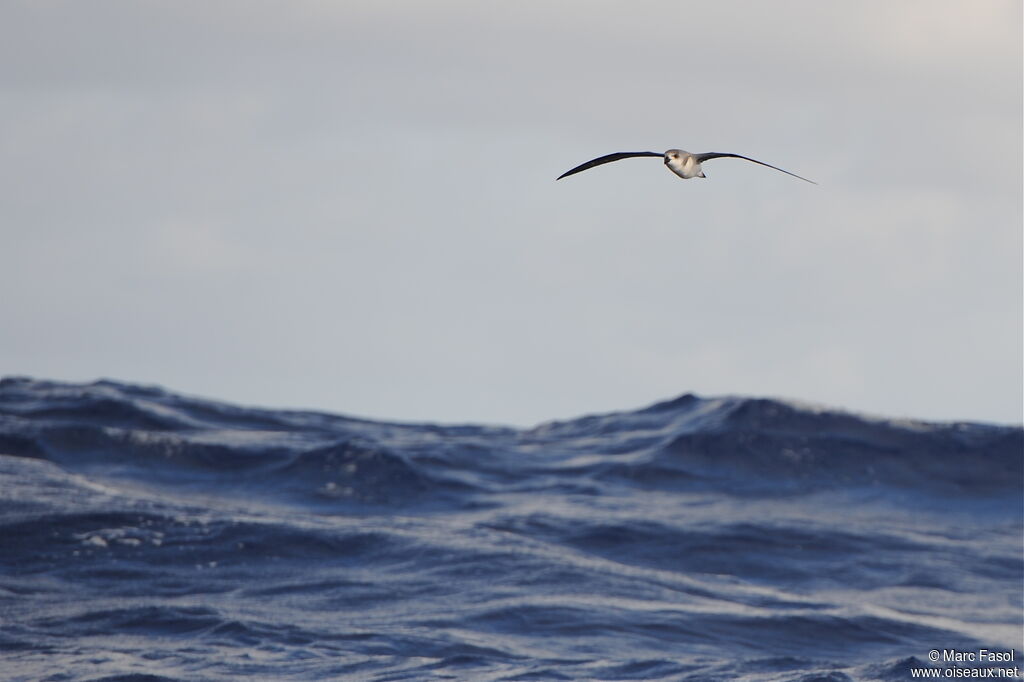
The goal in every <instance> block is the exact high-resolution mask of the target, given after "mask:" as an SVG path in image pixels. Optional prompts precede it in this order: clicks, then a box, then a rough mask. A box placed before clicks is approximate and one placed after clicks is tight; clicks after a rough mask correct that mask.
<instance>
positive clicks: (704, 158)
mask: <svg viewBox="0 0 1024 682" xmlns="http://www.w3.org/2000/svg"><path fill="white" fill-rule="evenodd" d="M694 156H696V157H697V161H699V162H700V163H704V162H705V161H707V160H708V159H721V158H723V157H724V158H730V159H743V160H744V161H753V162H754V163H757V164H760V165H762V166H767V167H768V168H771V169H773V170H777V171H779V172H780V173H785V174H786V175H792V176H793V177H794V178H800V179H801V180H803V181H804V182H809V183H811V184H812V185H817V184H818V183H816V182H815V181H814V180H808V179H807V178H801V177H800V176H799V175H797V174H796V173H790V172H789V171H788V170H782V169H781V168H776V167H775V166H773V165H771V164H770V163H765V162H764V161H758V160H757V159H752V158H750V157H749V156H740V155H739V154H725V153H720V152H708V153H707V154H694ZM570 172H571V171H570Z"/></svg>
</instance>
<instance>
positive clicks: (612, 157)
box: [555, 152, 664, 180]
mask: <svg viewBox="0 0 1024 682" xmlns="http://www.w3.org/2000/svg"><path fill="white" fill-rule="evenodd" d="M634 156H664V154H662V153H660V152H615V153H614V154H606V155H605V156H599V157H597V158H596V159H592V160H590V161H587V162H586V163H584V164H580V165H579V166H576V167H575V168H573V169H572V170H568V171H565V172H564V173H562V174H561V175H559V176H558V177H557V178H555V179H556V180H561V179H562V178H564V177H568V176H570V175H574V174H576V173H582V172H583V171H585V170H587V169H589V168H593V167H594V166H600V165H601V164H603V163H611V162H612V161H618V160H619V159H628V158H631V157H634Z"/></svg>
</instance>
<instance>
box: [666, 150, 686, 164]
mask: <svg viewBox="0 0 1024 682" xmlns="http://www.w3.org/2000/svg"><path fill="white" fill-rule="evenodd" d="M685 153H686V152H684V151H683V150H682V149H669V150H668V151H667V152H665V163H672V162H673V161H679V159H680V158H682V156H683V154H685Z"/></svg>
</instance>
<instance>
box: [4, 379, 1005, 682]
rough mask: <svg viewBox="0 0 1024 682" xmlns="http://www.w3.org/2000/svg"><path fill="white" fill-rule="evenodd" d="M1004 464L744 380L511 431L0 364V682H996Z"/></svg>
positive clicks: (917, 431) (943, 426) (989, 453)
mask: <svg viewBox="0 0 1024 682" xmlns="http://www.w3.org/2000/svg"><path fill="white" fill-rule="evenodd" d="M1022 462H1024V432H1022V429H1021V428H1020V427H1019V426H1005V425H993V424H978V423H927V422H920V421H909V420H894V419H885V418H879V417H867V416H863V415H858V414H852V413H848V412H843V411H840V410H834V409H829V408H822V407H817V406H811V405H803V404H798V403H793V402H786V401H779V400H769V399H759V398H747V397H735V396H727V397H700V396H695V395H691V394H685V395H682V396H680V397H678V398H675V399H672V400H668V401H665V402H660V403H656V404H653V405H650V406H648V407H645V408H642V409H635V410H626V411H621V412H614V413H609V414H598V415H590V416H585V417H581V418H579V419H571V420H567V421H553V422H549V423H544V424H540V425H538V426H535V427H533V428H506V427H499V426H487V425H445V424H417V423H390V422H383V421H370V420H364V419H355V418H350V417H345V416H340V415H333V414H325V413H317V412H309V411H294V410H270V409H257V408H252V407H242V406H237V405H231V404H226V403H222V402H216V401H212V400H206V399H199V398H193V397H188V396H185V395H181V394H176V393H173V392H170V391H168V390H165V389H163V388H159V387H152V386H139V385H132V384H127V383H119V382H113V381H100V382H95V383H88V384H72V383H61V382H55V381H44V380H37V379H30V378H23V377H13V378H7V379H4V380H2V382H0V679H3V680H8V681H15V680H16V681H23V680H24V681H31V682H39V681H58V680H60V681H64V680H90V681H97V682H98V681H101V680H102V681H103V682H115V681H120V682H128V681H134V682H146V681H161V682H164V681H170V680H182V681H188V682H194V681H200V682H202V681H206V680H209V681H211V682H212V681H217V680H239V679H247V680H380V681H384V680H485V681H486V680H687V681H696V680H701V681H712V680H751V681H753V680H757V681H776V680H777V681H783V680H786V681H788V680H793V681H800V682H840V681H847V680H906V679H914V678H917V677H922V676H926V675H928V676H931V675H938V676H939V677H940V678H943V679H950V678H954V677H957V678H961V677H968V676H974V677H978V676H981V675H988V674H993V675H994V674H995V672H993V671H1002V672H1000V673H998V674H999V675H1000V676H1007V675H1010V674H1017V675H1018V677H1017V679H1019V668H1020V667H1021V666H1022V663H1021V660H1022V656H1024V654H1022V651H1021V648H1022V640H1024V624H1022V617H1024V560H1022V554H1024V539H1022V534H1024V495H1022V490H1024V478H1022ZM983 652H984V653H983ZM1013 669H1016V670H1017V671H1018V672H1017V673H1011V672H1008V671H1012V670H1013ZM922 671H924V672H922ZM928 671H935V672H928Z"/></svg>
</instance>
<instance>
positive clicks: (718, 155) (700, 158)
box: [694, 152, 818, 185]
mask: <svg viewBox="0 0 1024 682" xmlns="http://www.w3.org/2000/svg"><path fill="white" fill-rule="evenodd" d="M694 156H695V157H697V161H698V162H700V163H704V162H705V161H707V160H708V159H721V158H723V157H724V158H730V159H743V160H744V161H753V162H754V163H757V164H760V165H762V166H767V167H768V168H771V169H773V170H777V171H779V172H780V173H785V174H786V175H792V176H793V177H794V178H800V179H801V180H803V181H804V182H809V183H811V184H812V185H817V184H818V183H816V182H815V181H814V180H808V179H807V178H801V177H800V176H799V175H797V174H796V173H790V172H789V171H788V170H782V169H781V168H777V167H776V166H773V165H771V164H770V163H765V162H764V161H758V160H757V159H752V158H750V157H749V156H740V155H739V154H726V153H725V152H708V153H706V154H694Z"/></svg>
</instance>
